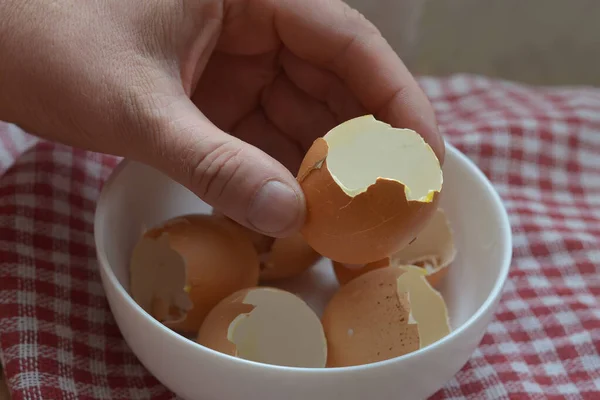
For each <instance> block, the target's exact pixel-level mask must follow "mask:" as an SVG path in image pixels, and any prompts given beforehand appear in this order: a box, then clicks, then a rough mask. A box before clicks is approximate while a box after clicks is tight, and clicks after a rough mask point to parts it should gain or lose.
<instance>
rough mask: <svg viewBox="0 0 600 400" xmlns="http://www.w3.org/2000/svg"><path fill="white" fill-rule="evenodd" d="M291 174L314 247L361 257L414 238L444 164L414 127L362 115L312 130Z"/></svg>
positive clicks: (376, 256) (346, 259)
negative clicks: (321, 131)
mask: <svg viewBox="0 0 600 400" xmlns="http://www.w3.org/2000/svg"><path fill="white" fill-rule="evenodd" d="M297 180H298V182H299V184H300V186H301V187H302V190H303V191H304V195H305V198H306V207H307V216H306V222H305V224H304V226H303V227H302V229H301V233H302V235H303V236H304V238H305V240H306V242H307V243H308V245H309V246H311V247H312V248H313V249H315V251H317V252H318V253H319V254H321V255H323V256H325V257H328V258H330V259H332V260H334V261H338V262H341V263H346V264H367V263H370V262H374V261H378V260H381V259H383V258H385V257H387V256H389V255H390V254H392V253H395V252H397V251H399V250H400V249H402V248H403V247H404V246H406V245H407V244H408V243H409V242H410V241H411V240H413V239H414V238H415V237H416V236H417V234H418V233H419V231H420V230H421V229H422V228H423V227H424V226H425V224H426V223H427V221H428V220H429V219H430V218H431V217H432V216H433V213H434V212H435V210H436V208H437V206H438V198H439V194H440V193H441V190H442V182H443V176H442V169H441V166H440V163H439V160H438V159H437V157H436V156H435V153H434V152H433V150H432V149H431V147H430V146H429V145H428V144H427V143H426V142H425V141H424V140H423V138H422V137H421V136H420V135H419V134H418V133H417V132H414V131H412V130H409V129H397V128H392V127H391V126H390V125H388V124H386V123H383V122H381V121H378V120H376V119H375V118H374V117H373V116H372V115H366V116H363V117H358V118H354V119H351V120H349V121H346V122H344V123H342V124H340V125H338V126H337V127H335V128H333V129H332V130H331V131H329V132H328V133H327V134H326V135H325V136H324V137H322V138H318V139H317V140H316V141H315V142H314V143H313V145H312V146H311V148H310V149H309V150H308V152H307V153H306V155H305V157H304V160H303V162H302V165H301V166H300V169H299V172H298V176H297Z"/></svg>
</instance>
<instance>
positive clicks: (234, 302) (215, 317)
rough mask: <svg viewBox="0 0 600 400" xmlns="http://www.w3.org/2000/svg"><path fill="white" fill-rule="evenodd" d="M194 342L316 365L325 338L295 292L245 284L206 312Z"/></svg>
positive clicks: (321, 361) (261, 358)
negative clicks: (246, 287) (244, 286)
mask: <svg viewBox="0 0 600 400" xmlns="http://www.w3.org/2000/svg"><path fill="white" fill-rule="evenodd" d="M197 342H198V343H199V344H202V345H203V346H206V347H209V348H212V349H213V350H216V351H220V352H223V353H226V354H229V355H232V356H236V357H240V358H244V359H247V360H251V361H256V362H262V363H267V364H274V365H281V366H290V367H304V368H322V367H324V366H325V363H326V360H327V342H326V338H325V333H324V332H323V327H322V325H321V322H320V320H319V318H318V316H317V315H316V314H315V313H314V312H313V311H312V309H310V307H309V306H308V305H307V304H306V303H305V302H304V301H303V300H302V299H300V298H299V297H298V296H296V295H294V294H292V293H290V292H287V291H284V290H281V289H275V288H270V287H259V288H251V289H245V290H242V291H239V292H236V293H234V294H233V295H231V296H229V297H228V298H226V299H224V300H223V301H221V302H220V303H219V304H218V305H217V306H215V307H214V308H213V310H212V311H211V312H210V313H209V315H208V316H207V317H206V319H205V321H204V323H203V324H202V327H201V328H200V331H199V333H198V337H197Z"/></svg>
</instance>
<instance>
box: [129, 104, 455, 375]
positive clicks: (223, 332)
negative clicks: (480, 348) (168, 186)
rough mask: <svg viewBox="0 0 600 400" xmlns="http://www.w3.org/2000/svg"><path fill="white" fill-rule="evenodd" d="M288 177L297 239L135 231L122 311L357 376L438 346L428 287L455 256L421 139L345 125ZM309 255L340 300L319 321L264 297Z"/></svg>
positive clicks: (286, 296)
mask: <svg viewBox="0 0 600 400" xmlns="http://www.w3.org/2000/svg"><path fill="white" fill-rule="evenodd" d="M297 179H298V182H299V184H300V186H301V187H302V189H303V191H304V194H305V198H306V207H307V217H306V222H305V224H304V226H303V228H302V229H301V231H300V232H299V233H298V234H297V235H294V236H291V237H286V238H277V239H274V238H271V237H268V236H264V235H261V234H258V233H256V232H254V231H252V230H250V229H247V228H245V227H243V226H242V225H239V224H237V223H236V222H234V221H232V220H230V219H228V218H227V217H225V216H223V215H221V214H220V213H216V212H213V214H211V215H202V214H197V215H181V216H179V217H176V218H172V219H170V220H168V221H165V222H164V223H162V224H161V225H160V226H156V227H153V228H151V229H149V230H148V231H146V232H145V233H144V234H143V235H142V237H141V238H140V240H139V241H138V243H137V244H136V246H135V248H134V250H133V253H132V257H131V264H130V293H131V295H132V297H133V299H134V300H135V301H136V302H137V303H138V304H139V305H140V306H141V307H142V308H143V309H144V310H145V311H146V312H148V313H149V314H150V315H151V316H152V317H153V318H155V319H156V320H158V321H160V322H161V323H162V324H164V325H165V326H166V327H168V328H170V329H172V330H173V331H175V332H177V333H179V334H181V335H183V336H185V337H188V338H191V339H192V340H195V341H196V342H197V343H199V344H200V345H203V346H206V347H208V348H211V349H213V350H216V351H219V352H222V353H225V354H228V355H230V356H234V357H239V358H243V359H247V360H252V361H256V362H262V363H268V364H276V365H282V366H291V367H306V368H324V367H330V368H331V367H344V366H351V365H360V364H368V363H373V362H377V361H381V360H386V359H391V358H394V357H399V356H402V355H404V354H407V353H410V352H413V351H416V350H418V349H420V348H423V347H425V346H428V345H430V344H431V343H434V342H436V341H438V340H440V339H441V338H442V337H444V336H445V335H447V334H448V333H449V332H450V330H451V327H450V322H449V318H448V312H447V309H446V304H445V302H444V299H443V297H442V296H441V294H440V293H439V292H438V289H439V287H440V284H441V282H442V279H443V277H444V275H445V274H446V272H447V270H448V267H449V265H450V264H451V263H452V261H453V259H454V257H455V254H456V252H455V248H454V244H453V237H452V229H451V227H450V225H449V223H448V220H447V219H446V216H445V214H444V211H443V210H442V209H441V208H440V207H439V206H438V202H439V196H440V194H441V191H442V183H443V176H442V169H441V166H440V163H439V160H438V159H437V157H436V156H435V154H434V152H433V151H432V149H431V147H429V145H428V144H427V143H426V142H425V141H424V140H423V139H422V138H421V136H420V135H418V133H416V132H414V131H412V130H409V129H397V128H392V127H391V126H390V125H388V124H385V123H383V122H380V121H378V120H376V119H375V118H374V117H373V116H370V115H367V116H363V117H359V118H355V119H351V120H349V121H346V122H344V123H342V124H340V125H338V126H337V127H335V128H334V129H332V130H331V131H329V132H328V133H327V134H326V135H325V136H323V137H322V138H319V139H317V140H316V141H315V142H314V143H313V145H312V147H311V148H310V149H309V151H308V152H307V153H306V155H305V158H304V160H303V162H302V165H301V167H300V170H299V172H298V175H297ZM321 257H325V258H328V259H329V260H331V265H332V268H333V271H334V273H335V276H336V277H337V280H338V282H339V289H338V290H337V292H336V293H335V294H334V295H333V297H331V299H330V300H329V303H328V304H327V306H326V307H325V310H324V312H323V313H322V315H321V316H318V315H317V314H316V313H315V311H314V310H313V309H311V307H310V306H309V305H308V304H307V303H306V302H305V301H304V300H302V299H301V298H300V297H299V296H297V295H295V294H293V293H291V292H289V291H286V290H282V289H278V288H275V287H273V286H271V285H274V283H275V282H276V281H278V280H283V279H290V278H293V277H296V276H299V275H300V274H303V273H306V272H307V270H308V269H310V268H311V267H313V266H314V265H315V264H316V263H317V262H318V261H319V260H320V259H321Z"/></svg>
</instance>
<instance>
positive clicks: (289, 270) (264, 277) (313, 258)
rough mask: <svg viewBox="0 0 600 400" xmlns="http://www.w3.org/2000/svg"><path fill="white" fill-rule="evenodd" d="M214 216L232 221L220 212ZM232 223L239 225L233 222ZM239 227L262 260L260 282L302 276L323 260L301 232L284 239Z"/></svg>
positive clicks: (214, 212) (215, 212)
mask: <svg viewBox="0 0 600 400" xmlns="http://www.w3.org/2000/svg"><path fill="white" fill-rule="evenodd" d="M213 214H214V215H218V216H220V217H221V218H225V219H228V220H230V219H229V218H228V217H226V216H225V215H223V214H221V213H220V212H218V211H213ZM230 221H231V222H232V223H234V224H237V222H234V221H233V220H230ZM237 225H239V227H240V229H242V230H243V231H244V232H245V233H246V234H247V235H248V236H249V237H250V239H251V240H252V243H254V247H255V249H256V251H257V253H258V255H259V259H260V281H261V282H273V281H277V280H281V279H288V278H292V277H295V276H297V275H300V274H301V273H303V272H304V271H306V270H307V269H309V268H310V267H312V266H313V265H315V264H316V263H317V261H319V259H321V255H320V254H319V253H317V252H316V251H315V250H313V248H312V247H310V246H309V245H308V244H307V243H306V240H304V237H302V234H301V233H300V232H298V233H296V234H293V235H291V236H288V237H284V238H274V237H270V236H267V235H263V234H262V233H258V232H256V231H254V230H252V229H249V228H246V227H245V226H243V225H240V224H237Z"/></svg>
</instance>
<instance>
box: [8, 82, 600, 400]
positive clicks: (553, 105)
mask: <svg viewBox="0 0 600 400" xmlns="http://www.w3.org/2000/svg"><path fill="white" fill-rule="evenodd" d="M420 82H421V84H422V86H423V88H424V89H425V91H426V92H427V94H428V95H429V97H430V98H431V100H432V103H433V105H434V108H435V110H436V113H437V117H438V121H439V125H440V129H441V130H442V132H443V134H444V135H445V137H446V139H447V140H448V141H449V142H451V143H452V144H454V145H455V146H456V147H457V148H458V149H459V150H460V151H462V152H463V153H464V154H465V155H466V156H467V157H469V158H470V159H471V160H473V161H474V162H475V164H477V165H478V166H479V167H480V168H481V169H482V171H483V172H484V173H485V174H486V175H487V176H488V178H489V179H490V180H491V181H492V183H493V185H494V186H495V188H496V189H497V191H498V193H499V194H500V196H501V197H502V199H503V201H504V203H505V205H506V208H507V210H508V213H509V215H510V221H511V225H512V230H513V234H514V249H513V251H514V257H513V261H512V265H511V272H510V278H509V280H508V282H507V284H506V287H505V290H504V293H503V296H502V299H501V301H500V304H499V307H498V309H497V312H496V316H495V318H494V320H493V321H492V323H491V324H490V325H489V327H488V330H487V332H486V335H485V337H484V338H483V340H482V342H481V344H480V346H479V347H478V348H477V350H476V351H475V352H474V353H473V355H472V357H471V359H470V360H469V362H468V363H467V364H466V365H465V366H464V368H463V369H462V370H461V371H460V372H459V373H457V374H456V375H455V376H454V377H453V378H452V379H451V380H450V381H449V382H447V384H446V386H444V388H442V389H441V390H439V391H438V392H437V393H436V394H435V395H434V396H433V397H432V398H433V399H466V398H487V399H504V398H512V399H514V398H518V399H538V398H555V399H561V398H569V399H579V398H588V399H598V398H600V273H599V272H600V271H599V269H600V89H590V88H557V89H546V88H533V87H528V86H524V85H518V84H514V83H510V82H502V81H495V80H490V79H486V78H482V77H477V76H467V75H457V76H451V77H448V78H444V79H433V78H422V79H421V80H420ZM118 161H119V160H118V159H117V158H114V157H110V156H105V155H99V154H94V153H89V152H85V151H82V150H76V149H72V148H69V147H66V146H62V145H57V144H52V143H47V142H38V141H36V140H34V139H33V138H31V137H30V136H28V135H26V134H24V133H23V132H22V131H20V130H18V129H16V128H15V127H13V126H10V125H6V124H5V125H0V260H1V261H0V276H1V277H2V279H0V315H1V316H2V318H0V360H2V363H3V366H4V373H5V375H6V378H7V381H8V385H9V387H10V389H11V392H12V395H13V399H14V400H25V399H39V398H42V399H59V398H73V399H75V398H77V399H129V400H135V399H155V400H161V399H175V398H176V397H175V396H173V395H172V393H171V392H169V391H168V390H167V389H166V388H164V387H163V386H162V385H161V384H160V383H159V382H157V381H156V380H155V379H154V378H153V377H152V376H150V375H149V374H148V372H147V371H146V370H145V369H144V368H143V367H142V366H141V365H140V363H139V362H138V361H137V359H136V358H135V357H134V355H133V354H132V353H131V351H130V350H129V348H128V347H127V345H126V344H125V343H124V341H123V339H122V337H121V334H120V332H119V330H118V328H117V326H116V324H115V322H114V320H113V318H112V315H111V313H110V311H109V308H108V305H107V303H106V299H105V297H104V291H103V289H102V285H101V283H100V277H99V274H98V270H97V266H96V262H95V253H94V244H93V226H92V223H93V216H94V207H95V201H96V199H97V196H98V193H99V191H100V189H101V187H102V183H103V182H104V181H105V179H106V177H107V176H108V175H109V174H110V172H111V171H112V169H113V168H114V166H115V165H116V164H117V162H118Z"/></svg>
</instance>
